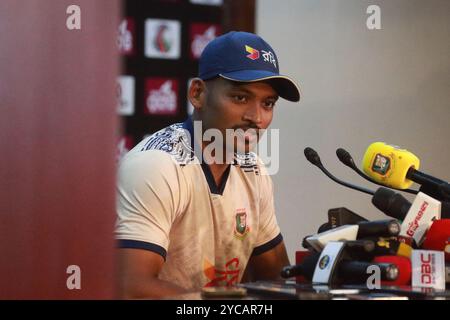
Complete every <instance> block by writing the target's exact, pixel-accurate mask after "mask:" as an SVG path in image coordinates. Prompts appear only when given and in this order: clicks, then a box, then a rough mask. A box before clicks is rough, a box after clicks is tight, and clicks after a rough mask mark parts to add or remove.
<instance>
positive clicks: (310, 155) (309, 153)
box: [304, 147, 374, 195]
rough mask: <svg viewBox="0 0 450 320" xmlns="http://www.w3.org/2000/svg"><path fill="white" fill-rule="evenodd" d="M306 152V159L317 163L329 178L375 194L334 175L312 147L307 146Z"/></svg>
mask: <svg viewBox="0 0 450 320" xmlns="http://www.w3.org/2000/svg"><path fill="white" fill-rule="evenodd" d="M304 153H305V157H306V159H307V160H308V161H309V162H311V163H312V164H313V165H315V166H316V167H318V168H319V169H320V170H321V171H322V172H323V173H324V174H325V175H326V176H327V177H328V178H330V179H331V180H333V181H334V182H336V183H338V184H340V185H343V186H345V187H347V188H350V189H353V190H358V191H360V192H364V193H367V194H370V195H373V194H374V191H372V190H369V189H366V188H363V187H359V186H355V185H353V184H350V183H347V182H345V181H342V180H340V179H338V178H336V177H335V176H334V175H332V174H331V173H330V172H329V171H328V170H327V169H325V167H324V166H323V165H322V162H321V161H320V157H319V154H318V153H317V152H316V151H315V150H314V149H312V148H310V147H307V148H305V150H304Z"/></svg>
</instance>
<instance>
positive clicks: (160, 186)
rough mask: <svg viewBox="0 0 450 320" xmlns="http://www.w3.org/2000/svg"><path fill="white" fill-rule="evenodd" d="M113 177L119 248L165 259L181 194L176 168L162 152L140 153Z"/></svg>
mask: <svg viewBox="0 0 450 320" xmlns="http://www.w3.org/2000/svg"><path fill="white" fill-rule="evenodd" d="M117 178H118V182H117V215H118V218H117V222H116V238H117V239H118V240H119V247H121V248H139V249H146V250H150V251H153V252H156V253H159V254H160V255H162V256H163V257H164V258H165V257H166V254H167V249H168V246H169V233H170V229H171V226H172V224H173V222H174V220H175V219H176V217H177V215H178V214H179V213H180V212H181V210H182V207H183V199H182V194H185V192H183V191H182V190H181V189H183V187H184V178H183V176H182V172H181V169H180V167H179V165H178V164H177V163H176V162H175V161H174V160H173V159H172V157H171V156H170V155H169V154H167V153H165V152H163V151H158V150H148V151H142V152H138V153H136V154H133V155H130V156H129V157H126V158H125V159H124V160H123V161H122V163H121V164H120V167H119V170H118V177H117Z"/></svg>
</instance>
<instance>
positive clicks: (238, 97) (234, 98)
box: [233, 95, 247, 103]
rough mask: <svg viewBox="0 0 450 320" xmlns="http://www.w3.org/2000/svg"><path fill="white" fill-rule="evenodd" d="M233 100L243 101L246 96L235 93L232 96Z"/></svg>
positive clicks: (245, 99)
mask: <svg viewBox="0 0 450 320" xmlns="http://www.w3.org/2000/svg"><path fill="white" fill-rule="evenodd" d="M233 100H234V101H236V102H240V103H243V102H246V101H247V97H246V96H241V95H235V96H233Z"/></svg>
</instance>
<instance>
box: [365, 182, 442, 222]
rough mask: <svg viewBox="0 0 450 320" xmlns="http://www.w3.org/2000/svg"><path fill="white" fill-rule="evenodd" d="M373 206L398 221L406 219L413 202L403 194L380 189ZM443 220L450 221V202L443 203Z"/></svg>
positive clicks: (374, 198) (376, 193) (374, 196)
mask: <svg viewBox="0 0 450 320" xmlns="http://www.w3.org/2000/svg"><path fill="white" fill-rule="evenodd" d="M372 204H373V205H374V206H375V207H376V208H377V209H379V210H380V211H382V212H383V213H385V214H386V215H388V216H390V217H392V218H395V219H398V220H403V219H405V217H406V215H407V214H408V211H409V209H410V208H411V202H409V201H408V200H407V199H406V198H405V197H403V196H402V195H401V194H399V193H397V192H394V191H392V190H389V189H387V188H378V189H377V191H375V194H374V195H373V197H372ZM441 219H450V202H449V201H441Z"/></svg>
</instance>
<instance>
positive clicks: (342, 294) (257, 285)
mask: <svg viewBox="0 0 450 320" xmlns="http://www.w3.org/2000/svg"><path fill="white" fill-rule="evenodd" d="M238 286H239V287H241V288H242V287H243V288H245V289H246V291H247V294H246V295H244V296H242V297H236V296H234V297H233V296H227V295H223V296H216V297H205V296H204V295H203V294H202V293H201V292H200V291H199V292H193V293H188V294H183V295H178V296H173V297H170V298H169V300H215V299H232V300H267V299H269V300H272V299H273V300H450V290H434V289H429V288H412V287H410V286H389V287H386V286H384V287H383V286H382V287H381V288H379V289H368V288H367V287H366V286H364V285H339V286H327V285H312V284H298V283H295V282H294V281H289V280H288V281H258V282H249V283H243V284H240V285H238Z"/></svg>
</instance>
